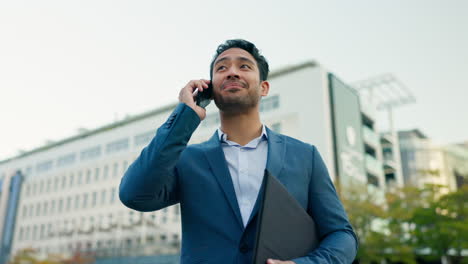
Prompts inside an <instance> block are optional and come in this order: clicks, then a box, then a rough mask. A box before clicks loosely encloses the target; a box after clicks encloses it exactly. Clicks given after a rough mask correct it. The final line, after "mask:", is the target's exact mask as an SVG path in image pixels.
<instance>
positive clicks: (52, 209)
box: [50, 200, 55, 214]
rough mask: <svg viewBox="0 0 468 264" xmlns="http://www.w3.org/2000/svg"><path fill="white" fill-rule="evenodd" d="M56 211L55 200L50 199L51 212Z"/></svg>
mask: <svg viewBox="0 0 468 264" xmlns="http://www.w3.org/2000/svg"><path fill="white" fill-rule="evenodd" d="M53 213H55V200H52V201H50V214H53Z"/></svg>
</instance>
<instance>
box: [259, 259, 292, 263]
mask: <svg viewBox="0 0 468 264" xmlns="http://www.w3.org/2000/svg"><path fill="white" fill-rule="evenodd" d="M266 264H296V263H294V262H293V261H281V260H277V259H267V262H266Z"/></svg>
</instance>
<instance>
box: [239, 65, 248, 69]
mask: <svg viewBox="0 0 468 264" xmlns="http://www.w3.org/2000/svg"><path fill="white" fill-rule="evenodd" d="M241 69H250V66H249V65H247V64H242V65H241Z"/></svg>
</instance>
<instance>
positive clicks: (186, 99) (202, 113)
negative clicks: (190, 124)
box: [179, 79, 210, 120]
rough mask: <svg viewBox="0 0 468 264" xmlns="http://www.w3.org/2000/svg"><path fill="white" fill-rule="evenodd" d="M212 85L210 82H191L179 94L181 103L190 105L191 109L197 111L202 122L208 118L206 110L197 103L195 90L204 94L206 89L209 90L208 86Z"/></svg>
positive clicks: (201, 80)
mask: <svg viewBox="0 0 468 264" xmlns="http://www.w3.org/2000/svg"><path fill="white" fill-rule="evenodd" d="M209 83H210V81H209V80H203V79H200V80H191V81H190V82H188V83H187V85H185V87H184V88H182V90H180V93H179V102H181V103H185V104H186V105H188V106H189V107H190V108H192V109H193V111H195V113H197V114H198V116H199V117H200V120H203V119H205V117H206V110H205V109H204V108H203V107H200V106H198V105H197V104H196V103H195V96H194V95H193V92H194V91H195V89H197V88H198V92H202V91H203V90H204V89H206V88H208V84H209Z"/></svg>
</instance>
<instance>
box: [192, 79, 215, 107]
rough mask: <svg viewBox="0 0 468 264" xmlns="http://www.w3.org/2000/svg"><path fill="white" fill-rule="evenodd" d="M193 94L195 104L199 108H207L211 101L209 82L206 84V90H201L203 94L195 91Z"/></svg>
mask: <svg viewBox="0 0 468 264" xmlns="http://www.w3.org/2000/svg"><path fill="white" fill-rule="evenodd" d="M195 93H196V95H195V96H196V97H195V103H196V104H197V105H198V106H200V107H203V108H205V107H207V106H208V105H209V104H210V103H211V100H212V99H213V87H212V85H211V82H210V83H209V84H208V88H205V89H203V92H200V91H198V89H197V90H196V91H195Z"/></svg>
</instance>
